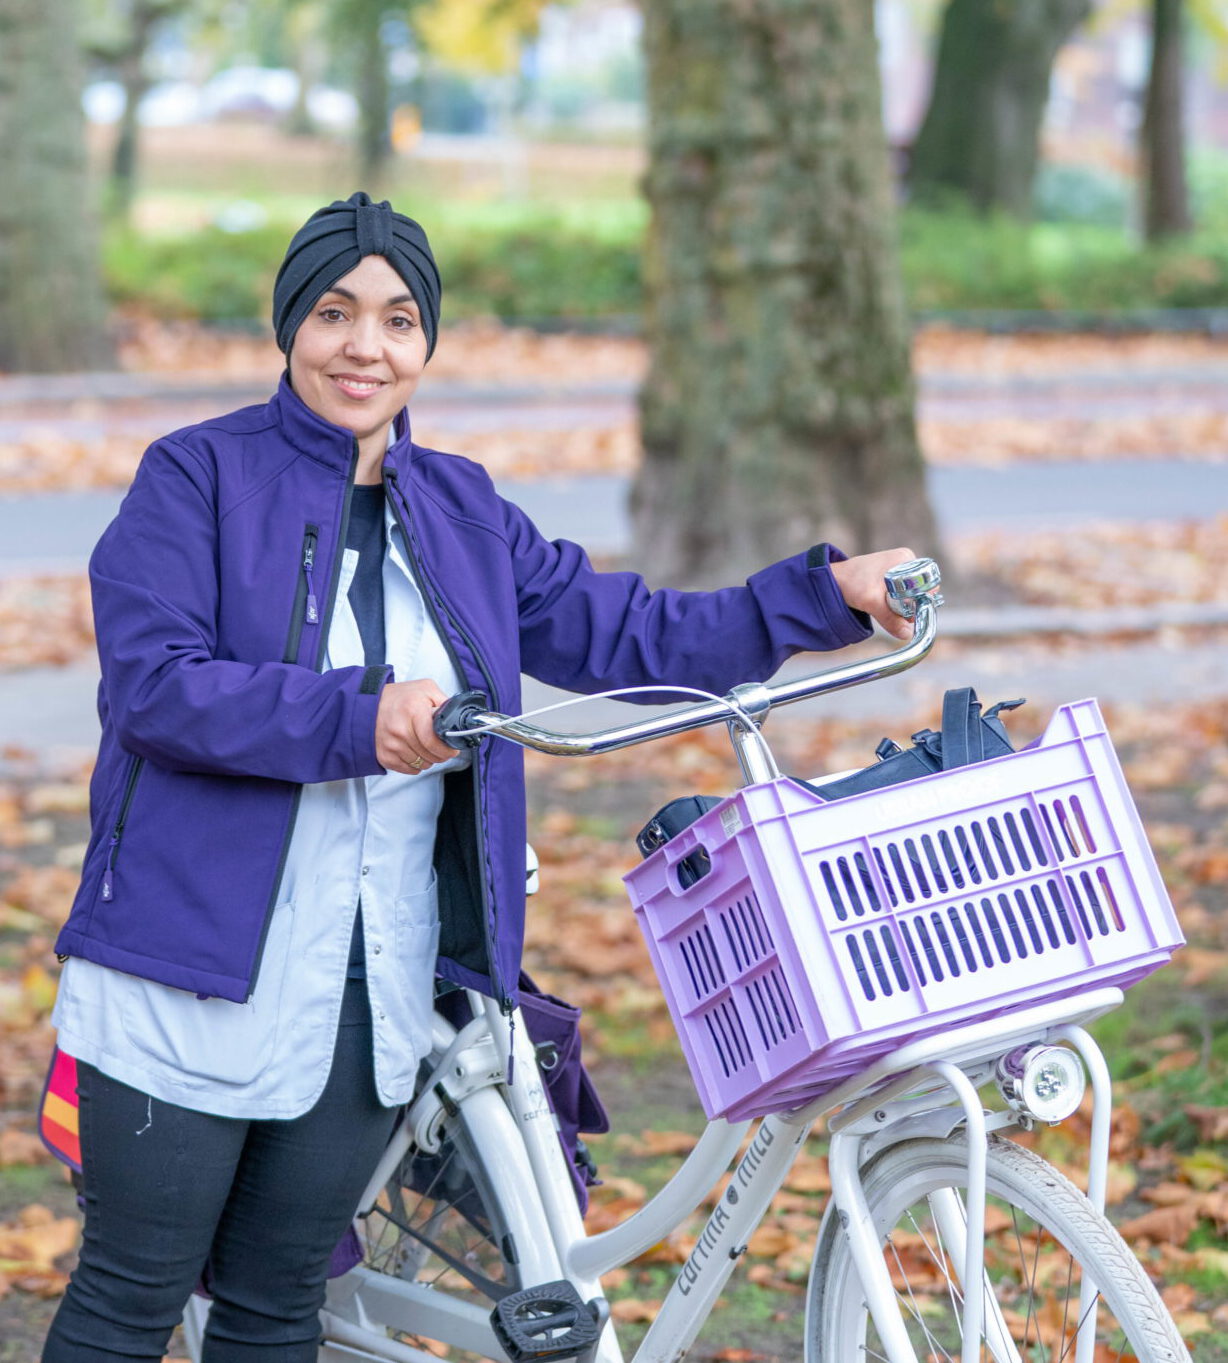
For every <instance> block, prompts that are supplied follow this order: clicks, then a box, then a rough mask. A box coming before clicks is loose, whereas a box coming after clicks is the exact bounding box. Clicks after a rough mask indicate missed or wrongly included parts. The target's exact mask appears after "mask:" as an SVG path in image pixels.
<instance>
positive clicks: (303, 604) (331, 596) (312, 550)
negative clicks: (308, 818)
mask: <svg viewBox="0 0 1228 1363" xmlns="http://www.w3.org/2000/svg"><path fill="white" fill-rule="evenodd" d="M357 472H358V438H357V436H356V437H355V438H354V448H353V454H352V455H351V457H350V471H349V473H348V474H347V475H346V480H345V500H344V501H343V502H342V505H341V528H340V530H339V531H338V534H337V542H336V545H335V546H334V549H333V570H332V573H331V575H330V578H329V583H328V598H327V600H326V602H325V605H324V614H323V616H321V615H320V607H319V600H318V598H317V597H316V590H315V559H316V550H317V548H318V547H319V539H320V527H319V526H318V525H308V526H307V527H306V528H305V531H304V534H303V563H302V569H303V571H302V575H301V576H300V578H299V588H298V591H297V592H296V594H295V609H294V617H293V619H292V620H291V621H290V632H291V639H292V642H293V645H294V649H293V653H290V643H289V642H288V643H287V645H286V648H287V655H288V656H287V657H286V659H285V661H286V662H294V661H295V660H296V659H297V657H298V644H299V638H300V637H301V631H302V622H303V621H304V620H305V621H306V622H307V623H308V624H310V625H319V626H320V638H319V642H318V643H317V645H316V654H315V658H314V659H313V660H312V664H311V665H312V668H313V669H314V670H315V671H316V672H318V671H319V670H320V668H321V667H323V666H324V654H325V652H326V651H327V649H328V629H329V625H330V624H331V623H332V618H333V610H334V608H335V607H336V604H337V583H338V581H339V580H340V577H341V558H342V554H341V547H342V545H344V544H345V536H346V532H347V531H348V529H349V525H350V503H351V502H352V501H353V499H354V475H355V474H356V473H357ZM302 798H303V788H302V786H296V787H295V790H294V798H293V800H292V801H291V804H290V819H289V822H288V823H287V824H286V835H285V837H284V838H282V841H281V851H280V852H279V853H278V855H277V869H276V870H275V871H274V873H273V888H272V889H271V890H270V891H269V902H268V903H267V904H266V905H265V906H264V922H263V923H262V924H261V927H260V940H259V941H258V942H257V943H256V963H255V965H254V966H253V968H252V973H251V978H250V979H249V980H248V982H247V997H248V998H249V999H250V998H251V996H252V995H253V994H254V993H255V992H256V981H257V979H258V978H259V977H260V965H261V963H262V962H263V960H264V944H265V942H266V941H267V940H268V936H269V928H270V927H271V926H272V923H273V910H274V909H275V908H276V907H277V891H278V890H279V889H280V888H281V877H282V873H283V872H284V871H285V869H286V858H287V857H288V856H289V855H290V843H291V841H292V839H293V837H294V825H295V823H296V822H297V821H298V807H299V802H300V801H301V800H302Z"/></svg>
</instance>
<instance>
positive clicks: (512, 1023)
mask: <svg viewBox="0 0 1228 1363" xmlns="http://www.w3.org/2000/svg"><path fill="white" fill-rule="evenodd" d="M515 1041H516V1015H515V1014H514V1013H509V1014H508V1015H507V1086H508V1088H511V1086H512V1085H513V1084H514V1083H515V1082H516V1046H515Z"/></svg>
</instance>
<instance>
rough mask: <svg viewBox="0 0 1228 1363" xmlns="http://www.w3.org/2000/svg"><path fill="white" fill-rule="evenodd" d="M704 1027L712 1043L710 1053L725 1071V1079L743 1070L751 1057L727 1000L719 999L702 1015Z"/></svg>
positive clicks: (735, 1013) (735, 1015) (738, 1021)
mask: <svg viewBox="0 0 1228 1363" xmlns="http://www.w3.org/2000/svg"><path fill="white" fill-rule="evenodd" d="M704 1025H705V1026H706V1027H707V1029H708V1036H709V1039H710V1040H711V1042H712V1052H713V1054H714V1055H715V1056H716V1058H717V1060H718V1061H719V1062H720V1065H721V1068H722V1069H723V1070H724V1071H725V1078H726V1079H728V1078H729V1076H730V1075H731V1074H736V1073H737V1072H738V1071H739V1070H742V1069H745V1068H746V1066H747V1065H749V1064H750V1062H751V1059H752V1055H751V1049H750V1043H749V1042H748V1041H747V1039H746V1032H745V1030H744V1029H743V1027H742V1019H741V1018H740V1017H739V1016H738V1010H737V1009H736V1008H735V1007H734V1006H733V1004H732V1002H730V1000H729V999H721V1000H720V1002H719V1003H717V1004H716V1005H715V1006H714V1007H713V1008H711V1009H710V1010H709V1011H708V1012H706V1013H705V1014H704Z"/></svg>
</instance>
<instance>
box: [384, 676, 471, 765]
mask: <svg viewBox="0 0 1228 1363" xmlns="http://www.w3.org/2000/svg"><path fill="white" fill-rule="evenodd" d="M445 700H447V696H445V695H444V693H443V692H442V691H441V690H440V689H439V687H438V686H436V685H435V683H434V682H433V681H431V680H430V678H429V677H423V678H420V679H419V680H417V681H407V682H389V683H388V685H387V686H385V687H384V689H383V691H382V692H381V693H380V698H379V709H378V710H377V711H376V715H375V756H376V758H377V760H378V761H379V764H380V766H381V767H383V768H384V769H385V770H386V771H399V772H402V773H403V774H404V775H406V776H417V775H418V774H419V773H420V772H424V771H426V770H427V768H428V767H433V766H434V765H435V764H436V763H437V762H446V761H447V760H448V758H449V757H455V756H456V750H455V749H454V748H450V747H449V746H448V745H447V744H446V743H445V742H444V741H443V739H442V738H440V737H439V735H438V734H436V732H435V726H434V723H433V721H434V717H435V711H436V710H438V709H439V707H440V706H441V705H442V704H443V703H444V701H445Z"/></svg>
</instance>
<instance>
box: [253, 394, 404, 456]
mask: <svg viewBox="0 0 1228 1363" xmlns="http://www.w3.org/2000/svg"><path fill="white" fill-rule="evenodd" d="M269 411H270V412H271V414H272V416H273V419H274V421H275V422H276V423H277V426H278V428H279V429H280V430H281V431H282V433H283V434H284V435H285V437H286V439H287V440H289V441H290V443H291V444H292V445H293V446H294V447H295V448H296V449H297V450H300V451H301V452H302V453H303V454H305V455H307V456H308V457H309V458H311V459H314V460H315V461H316V462H317V463H320V464H325V465H327V466H328V467H329V468H331V469H335V470H336V471H337V472H338V473H342V474H346V475H348V474H349V472H350V466H351V464H352V463H353V461H354V433H353V431H347V430H346V429H345V427H344V426H334V425H333V423H332V422H331V421H325V420H324V418H323V417H322V416H320V415H318V414H317V413H316V412H313V411H312V410H311V408H310V407H308V406H307V404H306V403H305V402H304V401H303V399H302V398H300V397H299V395H298V394H297V393H296V392H295V391H294V389H293V388H291V387H290V376H289V374H288V373H283V374H282V376H281V382H280V383H279V384H278V385H277V392H276V393H274V394H273V396H272V398H270V399H269ZM411 444H412V438H411V435H410V426H409V409H408V408H403V409H402V410H401V411H400V412H398V413H397V415H396V417H395V418H394V421H393V438H392V443H391V445H389V447H388V458H389V459H391V460H396V459H397V457H398V456H404V455H406V454H407V453H408V451H409V448H410V445H411Z"/></svg>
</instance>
